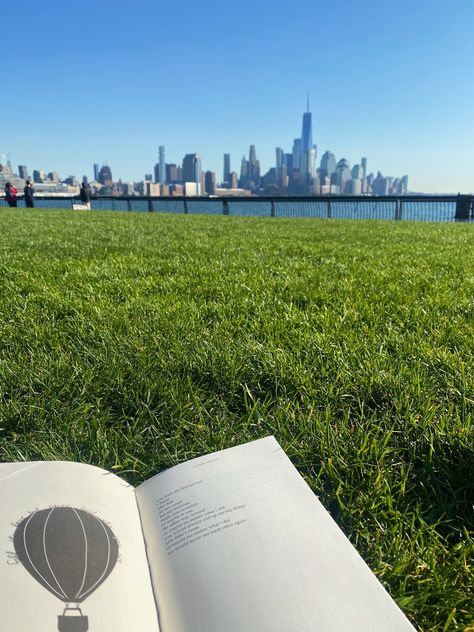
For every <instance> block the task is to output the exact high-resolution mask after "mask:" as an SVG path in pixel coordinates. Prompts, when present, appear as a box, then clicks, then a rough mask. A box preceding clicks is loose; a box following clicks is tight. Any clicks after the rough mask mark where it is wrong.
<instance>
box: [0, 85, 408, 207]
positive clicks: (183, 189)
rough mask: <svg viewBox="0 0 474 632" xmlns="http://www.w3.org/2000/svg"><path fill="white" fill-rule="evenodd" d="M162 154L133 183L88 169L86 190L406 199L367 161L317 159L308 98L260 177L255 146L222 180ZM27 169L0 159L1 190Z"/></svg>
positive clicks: (51, 182) (39, 178)
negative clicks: (292, 132) (287, 145)
mask: <svg viewBox="0 0 474 632" xmlns="http://www.w3.org/2000/svg"><path fill="white" fill-rule="evenodd" d="M165 153H166V148H165V147H164V146H163V145H160V146H159V147H158V162H156V163H155V165H154V167H153V169H152V170H150V173H145V174H144V176H143V178H140V179H139V180H138V181H136V180H135V181H131V180H128V179H126V180H125V181H124V180H123V179H122V178H118V179H117V178H115V179H114V178H113V175H112V171H111V168H110V166H109V165H108V164H103V165H102V166H101V167H100V165H99V163H93V179H92V182H91V183H90V185H89V186H91V188H92V192H93V193H96V194H99V195H137V194H138V195H147V196H169V195H183V194H184V195H186V196H194V195H198V196H200V195H219V194H220V195H249V194H252V195H276V196H281V195H304V196H308V195H310V196H311V195H406V194H407V193H409V192H410V191H409V188H408V181H409V177H408V175H407V174H405V175H403V176H401V175H399V176H396V177H395V176H388V175H385V176H384V175H383V174H382V173H381V172H380V170H374V171H373V172H371V171H370V170H368V168H367V161H368V159H367V157H362V158H361V160H360V164H358V163H356V164H354V165H353V166H351V164H350V163H349V161H348V160H347V159H346V158H340V159H339V160H338V159H337V158H336V156H335V155H334V154H333V153H332V152H331V151H329V150H326V151H325V152H324V154H323V155H322V156H321V157H319V155H318V153H317V145H316V144H315V143H313V122H312V112H311V111H310V104H309V95H308V98H307V105H306V111H305V112H304V113H303V116H302V126H301V135H300V136H297V137H296V138H294V139H293V142H292V149H291V151H289V152H286V151H285V150H284V149H283V148H282V147H276V148H275V163H274V166H272V167H270V168H269V169H268V170H267V171H266V172H264V171H262V168H261V164H260V160H259V159H258V158H257V151H256V147H255V145H250V147H249V151H248V159H247V157H246V155H245V154H244V155H243V156H242V159H241V162H240V172H239V173H238V172H236V171H234V170H232V166H231V155H230V153H224V154H223V164H222V169H223V170H222V179H219V178H218V176H217V173H216V172H215V171H211V170H209V169H207V170H206V168H205V167H204V168H203V165H202V161H201V157H200V155H199V154H198V153H188V154H186V155H185V156H184V158H183V160H182V164H181V165H179V164H177V163H167V162H166V158H165ZM318 161H319V166H318ZM29 178H30V175H29V171H28V166H27V165H18V174H17V173H16V172H15V171H14V169H13V165H12V163H11V160H9V159H8V157H7V156H6V155H5V154H1V155H0V185H3V184H4V183H6V182H7V181H8V180H10V179H12V181H13V180H14V182H13V184H14V186H18V187H19V188H20V189H21V188H22V187H23V186H24V183H25V182H24V181H25V180H26V179H29ZM32 180H33V182H34V183H35V185H37V186H39V187H40V190H41V191H42V192H43V193H47V192H48V191H49V192H50V193H54V194H58V193H73V192H74V190H77V189H78V187H79V183H80V181H81V180H83V181H85V182H88V181H89V180H90V178H89V176H88V174H84V175H83V176H82V178H81V177H77V176H76V175H75V174H71V175H69V176H68V177H67V178H61V177H60V175H59V173H58V171H51V172H46V171H45V170H43V169H38V168H36V169H35V168H33V170H32Z"/></svg>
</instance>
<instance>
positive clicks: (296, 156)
mask: <svg viewBox="0 0 474 632" xmlns="http://www.w3.org/2000/svg"><path fill="white" fill-rule="evenodd" d="M300 162H301V138H295V140H294V141H293V169H299V168H300Z"/></svg>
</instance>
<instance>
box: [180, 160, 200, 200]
mask: <svg viewBox="0 0 474 632" xmlns="http://www.w3.org/2000/svg"><path fill="white" fill-rule="evenodd" d="M182 178H183V182H194V183H195V184H196V188H197V194H198V195H200V194H201V191H200V189H201V158H200V157H199V154H186V156H185V157H184V159H183V175H182Z"/></svg>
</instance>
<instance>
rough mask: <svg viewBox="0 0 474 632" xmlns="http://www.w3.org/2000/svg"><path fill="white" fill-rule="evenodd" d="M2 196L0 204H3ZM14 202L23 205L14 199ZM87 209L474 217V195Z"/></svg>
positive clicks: (66, 204)
mask: <svg viewBox="0 0 474 632" xmlns="http://www.w3.org/2000/svg"><path fill="white" fill-rule="evenodd" d="M75 204H80V200H79V199H78V198H77V197H58V196H54V197H53V196H51V197H47V196H41V197H40V196H37V197H35V207H38V208H64V209H72V208H73V206H74V205H75ZM6 205H7V204H6V201H5V200H4V199H3V198H2V199H0V206H6ZM18 206H19V207H23V206H25V203H24V200H23V199H22V198H21V197H20V198H18ZM90 207H91V210H104V211H143V212H147V213H148V212H156V213H160V212H161V213H188V214H211V215H251V216H261V217H265V216H266V217H320V218H331V219H388V220H398V221H428V222H453V221H472V220H474V196H470V195H457V196H456V195H448V196H409V195H405V196H402V197H396V196H384V197H382V196H381V197H377V196H315V197H208V198H206V197H144V196H130V197H125V196H121V197H115V196H108V197H105V196H92V198H91V201H90Z"/></svg>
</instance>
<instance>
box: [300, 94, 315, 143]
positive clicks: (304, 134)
mask: <svg viewBox="0 0 474 632" xmlns="http://www.w3.org/2000/svg"><path fill="white" fill-rule="evenodd" d="M310 149H313V124H312V122H311V112H310V111H309V97H308V104H307V106H306V112H305V113H304V114H303V128H302V130H301V153H305V152H306V151H309V150H310Z"/></svg>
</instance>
